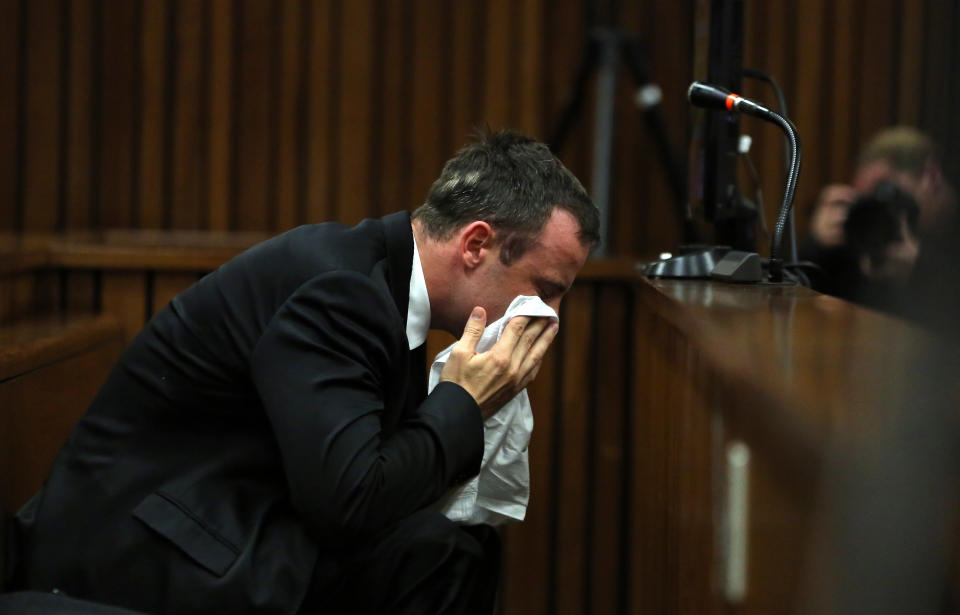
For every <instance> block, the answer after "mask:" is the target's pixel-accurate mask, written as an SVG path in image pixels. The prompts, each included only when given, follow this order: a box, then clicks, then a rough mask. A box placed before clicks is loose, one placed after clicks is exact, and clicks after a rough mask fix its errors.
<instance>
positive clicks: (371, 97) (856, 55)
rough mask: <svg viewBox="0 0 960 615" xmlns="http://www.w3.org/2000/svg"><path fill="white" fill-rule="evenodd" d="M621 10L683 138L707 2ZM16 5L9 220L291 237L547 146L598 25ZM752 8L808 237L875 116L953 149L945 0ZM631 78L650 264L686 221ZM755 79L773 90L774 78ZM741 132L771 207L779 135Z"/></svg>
mask: <svg viewBox="0 0 960 615" xmlns="http://www.w3.org/2000/svg"><path fill="white" fill-rule="evenodd" d="M21 7H24V10H25V13H24V14H22V15H21V14H20V9H21ZM621 8H622V15H621V25H622V26H623V27H624V32H625V34H628V35H638V36H640V37H641V38H642V39H643V40H644V41H646V42H647V43H648V45H649V51H650V53H649V56H650V57H649V59H650V61H651V78H652V79H653V80H654V81H655V82H657V83H658V84H659V85H660V86H661V87H662V89H663V91H664V102H663V104H662V108H663V110H664V115H665V118H666V120H667V124H668V130H669V131H670V132H671V135H672V136H673V139H674V142H675V143H676V144H677V145H678V147H679V149H681V150H682V149H683V140H684V139H683V136H684V135H683V133H684V125H685V121H686V118H687V114H688V107H687V103H686V101H685V100H684V98H683V93H684V91H685V87H686V84H687V82H688V80H689V74H690V71H689V65H690V63H691V61H692V58H691V57H690V55H689V54H690V36H691V30H690V27H691V26H690V24H691V16H692V15H691V12H692V6H691V5H690V4H689V3H658V2H653V0H643V1H642V2H638V3H623V6H622V7H621ZM0 11H2V16H3V19H0V23H2V26H0V27H2V28H4V30H3V31H2V32H0V34H3V36H0V40H2V43H0V45H3V48H2V51H3V52H4V57H5V58H6V59H7V61H6V62H5V63H4V65H3V68H2V69H0V86H2V87H0V134H2V136H3V137H4V138H3V140H2V143H3V145H2V146H0V169H2V171H0V228H12V227H14V226H16V225H18V224H19V225H25V226H27V227H29V228H38V229H44V228H54V227H56V226H58V225H59V224H62V225H63V226H65V227H67V228H84V227H87V226H93V227H127V226H141V227H146V228H152V227H162V226H166V225H171V226H174V227H178V228H198V227H199V228H203V227H210V228H214V229H227V228H231V227H236V228H242V229H259V230H274V229H281V228H288V227H289V226H292V225H293V224H295V223H297V222H300V221H306V220H310V221H317V220H324V219H331V218H334V219H342V220H344V221H347V222H352V221H355V220H357V219H359V218H361V217H364V216H368V215H379V214H381V213H385V212H387V211H392V210H395V209H397V208H399V207H406V208H412V207H415V206H416V205H417V204H418V203H419V202H421V201H422V198H423V194H424V193H425V191H426V189H427V187H428V186H429V184H430V183H431V181H432V180H433V178H434V177H435V176H436V174H437V172H438V171H439V168H440V166H441V165H442V163H443V161H444V160H445V159H446V158H447V157H449V156H450V155H451V154H452V153H453V151H454V150H455V149H456V148H457V147H458V146H459V145H460V144H462V143H463V142H464V140H465V137H466V133H467V132H468V130H469V129H470V128H471V127H472V126H473V125H475V124H477V123H480V122H483V121H487V122H489V123H491V124H492V125H494V126H500V125H510V126H514V127H519V128H521V129H523V130H525V131H527V132H530V133H533V134H534V135H536V136H541V137H546V135H547V133H548V131H549V129H550V128H551V127H553V126H554V123H555V121H556V120H557V117H558V114H559V111H560V108H561V106H562V104H563V102H564V101H565V98H566V95H567V94H568V92H569V88H570V85H571V83H572V79H573V76H574V73H575V70H576V67H577V64H578V61H579V59H580V54H581V52H582V50H583V44H582V43H583V40H584V37H585V33H586V29H587V24H586V23H585V19H584V9H583V3H581V2H579V0H559V1H558V2H551V3H545V2H544V1H543V0H522V1H520V2H505V1H501V0H496V1H494V2H478V1H468V2H463V3H457V4H456V5H450V4H449V3H444V2H440V1H439V0H417V1H415V2H414V1H412V0H402V1H398V2H388V1H386V0H365V1H364V2H361V3H343V2H339V1H338V0H317V1H304V0H284V2H274V3H271V2H261V1H258V0H239V1H237V2H232V1H227V0H224V1H219V0H150V1H146V0H123V1H120V0H77V1H71V2H64V1H63V0H38V1H37V2H23V1H22V0H3V3H2V4H0ZM745 11H746V22H747V29H748V31H749V33H750V34H749V35H748V36H747V37H746V40H745V43H746V44H745V49H744V52H745V64H746V65H750V66H754V67H757V68H761V69H764V70H767V71H768V72H770V73H771V74H773V75H774V76H775V77H777V78H778V80H779V81H780V82H781V85H782V86H783V88H784V90H785V92H786V93H787V96H788V98H789V99H790V101H791V102H793V103H795V105H796V107H795V108H793V109H792V111H793V117H794V119H795V121H796V123H797V125H798V127H799V128H800V132H801V138H802V139H803V140H804V142H805V144H806V146H807V147H806V164H805V166H804V169H803V174H802V176H801V182H800V187H799V192H798V197H797V205H798V208H799V209H800V212H799V213H800V216H799V219H800V221H801V227H802V226H803V222H804V220H805V211H806V209H807V208H809V206H810V204H811V203H812V201H813V199H814V197H815V195H816V193H817V192H818V191H819V187H820V186H822V185H823V184H825V183H827V182H829V181H836V180H845V179H847V178H848V177H849V173H850V170H851V166H852V160H853V158H854V156H855V153H856V150H857V149H858V148H859V146H860V145H861V143H863V142H864V141H865V140H866V139H867V138H868V137H869V136H870V133H872V132H873V131H874V130H875V129H877V128H880V127H881V126H883V125H886V124H888V123H891V122H894V121H901V122H909V123H914V122H916V123H919V124H920V125H921V126H922V127H923V128H926V129H927V130H929V131H931V132H933V133H934V134H935V135H942V136H943V137H944V138H945V139H946V138H948V137H949V135H951V134H953V132H951V131H955V130H956V124H957V122H954V121H953V119H951V115H952V114H951V113H950V112H949V109H950V104H952V92H954V91H955V90H957V86H956V84H955V83H954V82H955V81H957V80H958V77H956V76H955V75H954V72H955V71H952V70H951V68H950V66H951V65H952V64H951V63H952V58H953V55H954V54H955V49H954V47H955V45H954V41H955V40H957V39H960V37H957V36H954V31H955V30H956V29H957V27H958V26H957V24H956V23H955V21H956V20H955V19H954V16H955V15H956V14H957V11H956V9H955V7H953V6H952V5H951V4H950V3H949V2H948V1H946V0H927V1H926V2H923V3H917V2H901V1H899V0H882V1H880V2H876V3H866V2H864V1H863V0H844V1H842V2H816V3H797V2H786V3H783V2H774V3H759V2H747V3H745ZM21 75H22V83H21ZM630 81H631V76H630V75H629V74H628V73H627V71H626V70H622V71H621V72H620V84H621V87H620V89H619V92H618V98H617V106H616V109H617V118H616V125H617V139H616V147H615V150H614V156H613V159H614V161H615V165H616V166H615V169H614V189H613V196H614V201H613V202H614V212H613V218H614V220H615V222H616V224H615V227H616V229H615V233H614V238H613V242H612V243H611V246H610V247H611V248H612V250H611V252H612V253H614V254H649V253H650V252H652V251H658V250H662V249H671V248H672V247H674V245H675V244H676V241H677V230H676V221H675V220H674V213H673V210H672V209H673V206H672V204H671V202H670V201H671V200H672V198H673V196H672V194H671V192H670V190H669V187H668V185H667V183H666V181H665V178H664V174H663V170H662V165H661V160H660V153H659V151H658V150H657V148H656V145H655V143H654V142H653V140H652V138H651V135H650V133H649V130H648V129H647V127H646V125H645V123H644V120H643V117H642V114H641V113H640V112H639V111H638V110H636V109H635V108H634V107H633V104H632V101H631V100H630V98H631V96H632V89H633V88H632V85H633V84H632V83H630ZM744 91H745V93H748V94H751V95H755V96H757V97H760V98H761V99H763V100H765V101H771V100H772V94H771V92H770V91H769V89H768V88H767V87H766V86H763V85H761V84H757V83H750V82H745V90H744ZM810 92H815V93H816V94H815V95H810V94H809V93H810ZM595 94H596V92H595V83H594V82H593V80H592V79H591V80H589V81H588V83H587V91H586V92H585V97H584V103H585V104H584V106H583V108H582V109H581V110H580V113H579V114H578V116H577V118H576V119H577V122H576V123H575V126H574V130H573V131H572V132H571V134H570V135H569V138H568V140H567V143H566V144H565V147H564V150H563V151H561V152H559V154H560V155H561V157H562V158H563V159H564V160H565V161H566V162H567V163H568V166H570V167H571V169H572V170H574V172H575V173H577V174H578V175H579V176H580V177H581V179H582V180H583V181H584V183H585V184H588V185H589V183H590V180H591V178H590V177H589V176H588V175H589V173H590V166H591V159H592V157H593V152H592V142H591V137H590V134H591V132H592V124H593V103H594V98H595ZM824 96H827V97H829V99H830V100H831V101H832V104H831V105H830V108H831V111H830V113H826V111H825V107H824V106H823V104H822V99H823V97H824ZM743 126H744V131H745V132H748V133H749V134H751V135H752V136H754V147H753V153H754V158H755V161H756V162H757V163H758V166H759V167H760V172H761V176H762V180H763V185H764V187H765V189H766V195H767V215H768V218H772V217H773V214H775V212H776V210H777V208H778V205H779V195H780V192H781V190H782V185H783V169H782V160H781V156H780V151H781V144H782V141H781V135H780V133H779V131H778V130H777V129H776V128H775V127H773V126H769V125H767V124H764V123H761V122H757V121H754V120H751V119H746V118H745V119H744V122H743ZM21 137H22V138H21ZM947 149H948V151H947V157H948V160H947V161H946V166H947V168H948V169H952V168H954V167H956V166H957V165H956V164H955V163H954V162H952V160H953V158H954V157H955V155H954V154H952V150H949V148H947ZM744 189H745V192H747V193H749V192H751V190H750V188H749V186H744ZM18 195H19V197H18ZM20 198H22V201H20V200H18V199H20ZM802 230H803V229H802V228H801V231H802Z"/></svg>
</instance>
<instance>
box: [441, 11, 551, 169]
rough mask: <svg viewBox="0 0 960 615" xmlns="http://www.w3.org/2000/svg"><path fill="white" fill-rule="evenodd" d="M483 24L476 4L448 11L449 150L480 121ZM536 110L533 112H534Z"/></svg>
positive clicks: (455, 147)
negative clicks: (449, 41) (478, 76)
mask: <svg viewBox="0 0 960 615" xmlns="http://www.w3.org/2000/svg"><path fill="white" fill-rule="evenodd" d="M484 25H485V14H484V7H483V6H482V5H481V4H480V3H468V4H466V5H464V6H462V7H458V8H457V9H456V10H454V11H452V15H451V24H450V29H451V35H450V39H451V40H452V41H453V48H452V49H451V59H450V70H451V74H450V83H451V87H450V99H451V105H450V115H451V122H450V124H451V132H452V140H453V143H452V144H451V146H450V148H451V151H452V150H455V149H458V148H459V147H460V146H461V145H463V144H464V143H465V142H466V140H467V135H468V134H470V133H471V132H472V131H473V129H474V128H476V127H477V125H479V124H480V123H481V122H482V121H483V119H485V118H484V117H483V114H482V113H481V111H480V109H481V108H482V107H483V98H484V93H483V88H484V80H483V79H477V74H482V73H483V72H484V71H485V70H486V69H485V66H486V63H485V61H484V59H485V55H484V53H483V43H484V40H483V33H484ZM538 111H539V109H534V112H535V113H537V112H538Z"/></svg>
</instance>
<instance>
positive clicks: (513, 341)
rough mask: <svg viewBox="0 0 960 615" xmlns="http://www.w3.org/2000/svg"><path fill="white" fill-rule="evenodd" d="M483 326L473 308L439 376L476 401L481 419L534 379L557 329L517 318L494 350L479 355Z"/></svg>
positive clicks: (481, 314)
mask: <svg viewBox="0 0 960 615" xmlns="http://www.w3.org/2000/svg"><path fill="white" fill-rule="evenodd" d="M486 324H487V314H486V312H485V311H484V309H483V308H481V307H475V308H473V313H472V314H471V315H470V318H469V319H468V320H467V325H466V327H464V329H463V336H462V337H461V338H460V341H458V342H457V343H456V345H455V346H454V347H453V350H452V351H451V353H450V358H449V359H448V360H447V364H446V365H445V366H444V368H443V372H441V374H440V380H441V382H442V381H450V382H455V383H457V384H459V385H460V386H462V387H463V388H464V389H466V390H467V392H468V393H470V395H472V396H473V398H474V399H475V400H477V403H478V404H479V405H480V412H481V413H482V414H483V418H484V419H487V418H489V417H490V416H492V415H494V414H496V412H497V411H498V410H499V409H500V408H502V407H503V406H504V404H506V403H507V402H508V401H510V400H511V399H513V398H514V397H515V396H516V395H517V394H518V393H519V392H520V391H522V390H523V389H524V388H525V387H526V386H527V385H528V384H530V382H531V381H532V380H533V379H534V378H535V377H536V375H537V372H539V371H540V364H541V361H542V360H543V355H544V354H545V353H546V352H547V348H549V347H550V344H551V343H552V342H553V338H554V337H556V335H557V330H558V329H559V326H558V325H557V324H556V323H554V322H553V321H551V320H550V319H549V318H531V317H528V316H516V317H514V318H512V319H511V320H510V322H509V323H507V326H506V328H505V329H504V330H503V335H502V336H500V340H499V341H497V343H496V344H494V346H493V348H491V349H490V350H488V351H487V352H483V353H479V354H478V353H477V352H476V348H477V342H478V341H479V340H480V336H481V335H482V334H483V329H484V327H485V326H486Z"/></svg>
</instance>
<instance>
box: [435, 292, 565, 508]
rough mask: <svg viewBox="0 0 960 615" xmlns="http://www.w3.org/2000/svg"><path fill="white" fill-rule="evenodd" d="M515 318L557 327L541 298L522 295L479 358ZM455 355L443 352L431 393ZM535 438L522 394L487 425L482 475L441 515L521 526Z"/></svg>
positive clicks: (448, 498) (490, 332)
mask: <svg viewBox="0 0 960 615" xmlns="http://www.w3.org/2000/svg"><path fill="white" fill-rule="evenodd" d="M514 316H546V317H548V318H551V319H552V320H554V321H559V319H558V318H557V314H556V312H554V311H553V308H551V307H550V306H548V305H547V304H545V303H544V302H543V301H542V300H541V299H540V298H539V297H530V296H526V295H520V296H518V297H517V298H516V299H514V300H513V301H512V302H511V303H510V306H509V307H508V308H507V311H506V313H505V314H504V315H503V318H501V319H500V320H497V321H496V322H494V323H492V324H490V325H488V326H487V328H486V329H484V331H483V335H482V336H481V337H480V341H479V342H477V348H476V351H477V352H486V351H487V350H489V349H490V348H491V347H492V346H493V345H494V344H495V343H496V342H497V340H499V339H500V336H501V335H502V334H503V329H504V327H505V326H506V325H507V323H508V322H509V321H510V319H511V318H513V317H514ZM451 350H453V345H450V346H449V347H448V348H446V349H445V350H443V351H441V352H440V354H438V355H437V356H436V358H435V359H434V360H433V365H432V366H431V367H430V379H429V383H428V390H430V391H432V390H433V388H434V387H435V386H437V383H438V382H439V381H440V372H442V371H443V366H444V365H445V364H446V362H447V357H449V356H450V352H451ZM532 433H533V410H532V409H531V408H530V398H529V397H528V396H527V391H526V389H524V390H523V391H520V393H519V394H517V396H516V397H514V398H513V399H511V400H510V401H509V402H507V404H506V405H505V406H503V408H501V409H500V410H499V411H498V412H497V413H496V414H494V415H493V416H491V417H490V418H488V419H487V420H486V421H484V424H483V440H484V447H483V461H482V462H481V465H480V473H479V474H478V475H477V476H475V477H474V478H473V479H471V480H470V481H468V482H467V483H466V484H464V485H462V486H460V487H455V488H453V489H451V490H450V491H449V492H448V493H447V494H446V495H445V496H444V497H443V498H441V500H440V502H438V503H437V507H438V509H439V510H440V511H441V512H442V513H443V514H444V515H446V516H447V518H449V519H451V520H452V521H456V522H458V523H463V524H466V525H476V524H480V523H487V524H490V525H501V524H504V523H509V522H511V521H523V518H524V517H525V516H526V513H527V503H528V502H529V500H530V465H529V460H528V456H527V446H528V444H529V443H530V435H531V434H532Z"/></svg>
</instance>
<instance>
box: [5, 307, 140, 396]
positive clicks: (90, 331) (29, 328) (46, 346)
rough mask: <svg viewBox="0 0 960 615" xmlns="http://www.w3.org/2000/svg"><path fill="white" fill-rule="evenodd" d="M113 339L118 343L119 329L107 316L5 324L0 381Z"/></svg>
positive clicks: (120, 331) (70, 316)
mask: <svg viewBox="0 0 960 615" xmlns="http://www.w3.org/2000/svg"><path fill="white" fill-rule="evenodd" d="M114 340H118V341H120V342H121V343H122V341H123V330H122V329H121V327H120V323H119V321H118V320H117V319H116V318H115V317H113V316H111V315H109V314H102V315H99V316H97V315H91V314H68V315H63V316H59V315H58V316H48V317H41V318H34V319H30V320H25V321H22V322H19V323H13V324H9V325H5V326H3V327H0V382H3V381H5V380H8V379H10V378H15V377H17V376H22V375H23V374H27V373H29V372H32V371H34V370H37V369H40V368H42V367H45V366H47V365H50V364H53V363H56V362H58V361H62V360H63V359H64V358H68V357H71V356H74V355H78V354H81V353H83V352H84V351H86V350H89V349H91V348H94V347H96V346H99V345H101V344H103V343H105V342H110V341H114Z"/></svg>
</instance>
